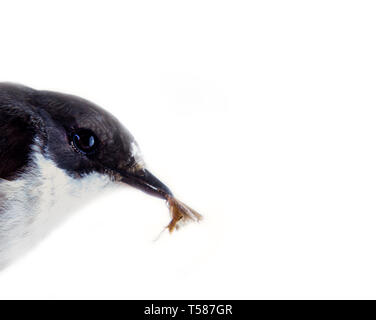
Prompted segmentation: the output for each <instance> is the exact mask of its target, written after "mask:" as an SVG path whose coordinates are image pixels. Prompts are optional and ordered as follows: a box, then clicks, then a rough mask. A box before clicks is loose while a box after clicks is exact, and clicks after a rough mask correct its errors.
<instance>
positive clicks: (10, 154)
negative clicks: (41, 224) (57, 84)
mask: <svg viewBox="0 0 376 320" xmlns="http://www.w3.org/2000/svg"><path fill="white" fill-rule="evenodd" d="M0 132H1V135H0V264H1V260H2V259H1V258H2V257H1V256H2V255H3V254H4V252H6V251H8V250H9V248H10V247H11V245H10V244H11V243H13V242H15V243H18V242H22V240H23V238H24V237H26V236H29V234H32V233H33V230H34V225H35V221H37V220H38V219H39V217H40V216H43V219H45V220H48V219H49V215H50V213H49V211H54V208H55V207H57V205H56V203H59V197H61V198H63V195H64V197H68V198H69V197H72V196H73V197H77V195H76V194H74V192H75V193H77V190H80V189H85V188H89V187H90V188H92V186H96V185H98V188H99V187H100V188H102V187H104V186H105V185H107V184H108V183H107V182H105V181H110V182H111V183H126V184H128V185H131V186H134V187H136V188H139V189H141V190H143V191H145V192H147V193H149V194H152V195H154V196H158V197H160V198H163V199H165V200H166V201H167V202H168V205H169V208H170V213H171V215H172V220H171V223H170V224H169V226H168V228H169V230H170V231H172V230H174V229H175V228H176V227H177V223H178V222H180V221H184V220H198V219H199V218H200V215H199V214H198V213H196V212H195V211H193V210H192V209H190V208H189V207H187V206H186V205H184V204H183V203H181V202H179V201H178V200H177V199H176V198H174V196H173V195H172V193H171V191H170V190H169V189H168V188H167V187H166V186H165V185H164V184H163V183H162V182H160V181H159V180H158V179H157V178H156V177H154V176H153V175H152V174H151V173H150V172H149V171H148V170H147V169H146V168H145V165H144V163H143V161H142V159H141V157H140V153H139V151H138V146H137V143H136V141H135V139H134V138H133V136H132V135H131V134H130V133H129V132H128V130H127V129H125V128H124V127H123V126H122V125H121V124H120V123H119V121H118V120H117V119H116V118H115V117H113V116H112V115H111V114H109V113H108V112H106V111H105V110H103V109H102V108H100V107H98V106H96V105H94V104H93V103H91V102H89V101H86V100H84V99H81V98H78V97H75V96H71V95H65V94H61V93H55V92H49V91H37V90H34V89H31V88H28V87H24V86H20V85H14V84H8V83H4V84H0ZM93 181H95V182H93ZM77 186H78V187H77ZM77 188H79V189H77ZM70 189H72V190H75V191H74V192H72V191H71V190H70ZM64 201H65V200H64ZM46 203H47V204H46ZM64 205H65V204H64V202H63V207H64ZM51 214H52V213H51ZM43 221H44V220H43ZM14 239H17V241H15V240H14Z"/></svg>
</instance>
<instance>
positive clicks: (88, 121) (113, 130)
mask: <svg viewBox="0 0 376 320" xmlns="http://www.w3.org/2000/svg"><path fill="white" fill-rule="evenodd" d="M31 99H32V104H33V105H34V106H35V107H37V108H38V112H39V114H40V116H41V117H42V118H43V119H44V123H45V125H44V130H45V137H46V141H45V145H46V148H47V152H48V155H49V157H51V158H52V160H53V161H54V162H55V163H56V164H57V166H58V167H60V168H61V169H64V170H65V171H66V172H68V173H69V174H70V175H72V176H74V177H76V178H78V179H80V178H82V177H85V176H87V175H88V174H90V173H93V172H99V173H102V174H106V175H108V176H109V177H110V178H111V179H112V180H113V181H115V182H121V183H125V184H128V185H131V186H133V187H136V188H138V189H140V190H142V191H144V192H146V193H149V194H151V195H153V196H157V197H159V198H162V199H165V200H167V202H168V205H169V207H170V212H171V215H172V217H173V220H172V221H171V223H170V225H169V226H168V227H169V229H170V231H172V230H173V229H174V228H175V227H176V225H177V223H178V222H179V221H180V220H184V219H188V220H198V219H199V218H200V215H199V214H198V213H197V212H195V211H194V210H192V209H190V208H189V207H188V206H186V205H184V204H183V203H181V202H180V201H178V200H177V199H176V198H175V197H174V196H173V195H172V193H171V191H170V190H169V188H168V187H167V186H165V185H164V184H163V183H162V182H161V181H160V180H158V179H157V178H156V177H155V176H154V175H153V174H151V173H150V172H149V171H148V170H147V169H146V167H145V164H144V162H143V160H142V157H141V154H140V151H139V147H138V145H137V143H136V141H135V139H134V138H133V136H132V135H131V134H130V132H129V131H128V130H127V129H126V128H125V127H124V126H123V125H122V124H121V123H120V122H119V121H118V120H117V119H116V118H115V117H114V116H112V115H111V114H110V113H108V112H107V111H105V110H104V109H102V108H100V107H98V106H96V105H94V104H93V103H91V102H89V101H86V100H84V99H81V98H78V97H75V96H70V95H65V94H60V93H55V92H47V91H38V92H35V93H34V94H33V95H32V98H31Z"/></svg>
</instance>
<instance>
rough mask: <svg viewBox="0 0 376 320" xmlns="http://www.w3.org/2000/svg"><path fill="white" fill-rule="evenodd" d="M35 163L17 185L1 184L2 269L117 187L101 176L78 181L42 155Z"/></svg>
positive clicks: (34, 156)
mask: <svg viewBox="0 0 376 320" xmlns="http://www.w3.org/2000/svg"><path fill="white" fill-rule="evenodd" d="M32 159H33V163H34V168H33V170H30V172H26V173H25V174H23V175H22V176H21V177H20V178H18V179H16V180H14V181H6V180H0V207H1V210H0V269H1V267H2V266H5V265H6V264H7V263H8V262H9V261H10V260H13V259H14V258H15V257H17V256H18V255H20V254H21V253H22V252H24V251H25V250H27V249H28V248H30V247H31V246H33V245H34V244H35V243H36V242H38V240H40V239H41V238H42V237H43V236H45V235H46V234H47V233H48V231H49V230H50V229H51V228H52V227H53V226H55V225H56V224H58V222H59V221H61V220H62V219H63V218H64V217H65V216H66V215H67V213H68V212H71V211H73V210H74V209H77V208H78V207H79V206H80V205H81V204H82V203H83V202H87V200H88V199H90V198H92V197H94V196H98V193H102V192H103V190H104V189H106V188H107V187H109V186H113V185H114V183H111V180H110V178H109V177H108V176H107V175H102V174H99V173H92V174H89V175H87V176H85V177H83V178H80V179H74V178H72V177H70V176H69V175H67V174H66V173H65V172H64V171H63V170H62V169H59V168H58V167H56V165H55V164H54V162H53V161H52V160H50V159H48V158H45V157H44V156H43V155H41V154H40V152H38V151H35V152H34V154H33V157H32ZM83 200H84V201H83Z"/></svg>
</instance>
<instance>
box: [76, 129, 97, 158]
mask: <svg viewBox="0 0 376 320" xmlns="http://www.w3.org/2000/svg"><path fill="white" fill-rule="evenodd" d="M71 143H72V146H73V147H74V148H75V149H76V151H79V152H81V153H83V154H92V153H94V152H95V150H96V148H97V146H98V138H97V137H96V136H95V134H94V133H93V132H92V131H91V130H88V129H80V130H77V131H75V132H73V134H72V135H71Z"/></svg>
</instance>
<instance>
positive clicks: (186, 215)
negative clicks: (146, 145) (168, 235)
mask: <svg viewBox="0 0 376 320" xmlns="http://www.w3.org/2000/svg"><path fill="white" fill-rule="evenodd" d="M119 173H120V175H121V181H122V182H124V183H126V184H128V185H130V186H133V187H135V188H137V189H140V190H142V191H144V192H146V193H148V194H150V195H152V196H155V197H159V198H162V199H164V200H166V201H167V205H168V207H169V210H170V214H171V221H170V223H169V224H168V226H167V229H168V230H169V231H170V232H172V231H174V230H175V229H178V228H179V225H180V224H181V223H183V222H186V221H199V220H201V218H202V216H201V215H200V214H199V213H198V212H196V211H195V210H193V209H192V208H190V207H188V206H187V205H186V204H184V203H183V202H181V201H179V200H178V199H176V198H175V197H174V196H173V194H172V192H171V191H170V189H169V188H167V187H166V186H165V185H164V184H163V183H162V182H161V181H159V180H158V179H157V178H156V177H155V176H154V175H152V174H151V173H150V172H149V171H148V170H146V169H138V170H134V171H124V172H119Z"/></svg>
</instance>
